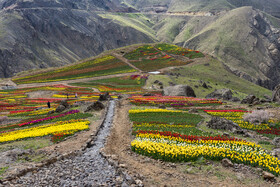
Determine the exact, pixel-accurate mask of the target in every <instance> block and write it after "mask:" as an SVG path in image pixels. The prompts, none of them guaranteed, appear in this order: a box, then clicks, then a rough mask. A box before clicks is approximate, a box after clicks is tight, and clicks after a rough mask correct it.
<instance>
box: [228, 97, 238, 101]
mask: <svg viewBox="0 0 280 187" xmlns="http://www.w3.org/2000/svg"><path fill="white" fill-rule="evenodd" d="M230 101H232V102H240V99H239V98H238V97H233V98H231V99H230Z"/></svg>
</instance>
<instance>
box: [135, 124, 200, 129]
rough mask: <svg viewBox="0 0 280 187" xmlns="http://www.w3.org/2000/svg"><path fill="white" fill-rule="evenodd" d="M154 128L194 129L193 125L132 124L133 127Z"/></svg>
mask: <svg viewBox="0 0 280 187" xmlns="http://www.w3.org/2000/svg"><path fill="white" fill-rule="evenodd" d="M155 126H156V127H158V128H165V127H172V128H191V127H195V126H194V125H176V124H157V123H141V124H137V123H134V124H133V127H155Z"/></svg>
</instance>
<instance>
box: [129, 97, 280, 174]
mask: <svg viewBox="0 0 280 187" xmlns="http://www.w3.org/2000/svg"><path fill="white" fill-rule="evenodd" d="M176 99H177V100H176ZM193 100H194V102H203V99H202V100H199V99H193ZM130 101H131V103H133V104H135V105H136V106H137V107H139V108H136V109H131V110H129V118H130V120H131V121H132V122H133V131H132V133H133V134H134V135H135V139H134V140H133V141H132V142H131V148H132V150H133V151H134V152H136V153H138V154H141V155H145V156H149V157H152V158H154V159H160V160H164V161H170V162H189V161H196V160H197V159H199V158H201V157H203V158H205V159H209V160H216V161H219V160H222V159H223V158H228V159H230V160H231V161H232V162H233V163H240V164H246V165H250V166H253V167H260V168H262V169H264V170H266V171H269V172H271V173H273V174H275V175H277V176H278V175H279V174H280V168H279V167H280V160H278V158H276V157H274V156H272V155H271V154H270V153H269V152H268V151H266V150H265V149H264V148H262V147H261V146H260V145H258V144H256V143H254V142H250V141H246V140H243V139H239V138H235V137H225V136H221V135H219V134H218V133H217V134H213V133H212V134H210V133H209V132H206V131H203V130H200V128H199V127H198V126H197V124H198V123H199V122H200V121H201V120H202V117H201V116H200V115H198V114H190V113H188V112H187V111H186V110H180V109H178V107H177V106H176V105H173V104H175V103H176V104H180V101H182V104H183V105H184V106H186V105H187V106H189V103H190V100H189V99H188V98H183V97H164V96H162V97H160V96H150V97H142V96H132V97H131V98H130ZM206 101H207V102H208V103H204V104H201V103H200V104H199V106H201V105H204V106H207V105H208V106H211V105H212V104H213V103H211V102H214V100H212V101H211V100H210V101H209V100H206ZM215 102H217V103H215V104H221V103H218V101H217V100H216V101H215ZM159 104H161V105H165V106H166V107H168V109H155V108H151V107H154V106H157V105H159ZM196 104H197V103H192V106H194V105H196ZM184 109H185V108H184ZM201 112H206V113H207V114H208V115H210V116H219V117H224V118H226V119H229V120H232V121H234V122H236V123H237V124H238V125H240V127H242V128H244V129H249V130H255V131H259V130H263V131H265V130H270V127H269V124H261V125H254V124H250V123H248V122H245V121H244V120H243V118H242V116H243V115H244V114H245V113H247V112H249V111H246V110H239V109H238V110H210V109H209V110H204V111H201Z"/></svg>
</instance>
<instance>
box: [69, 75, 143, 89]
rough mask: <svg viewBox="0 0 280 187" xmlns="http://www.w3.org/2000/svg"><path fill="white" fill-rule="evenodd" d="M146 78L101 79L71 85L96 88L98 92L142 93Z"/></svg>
mask: <svg viewBox="0 0 280 187" xmlns="http://www.w3.org/2000/svg"><path fill="white" fill-rule="evenodd" d="M147 78H148V76H145V75H137V74H136V75H131V76H124V77H115V78H109V79H101V80H95V81H89V82H80V83H73V84H72V85H75V86H77V85H79V86H86V87H94V88H97V89H98V90H99V91H100V92H132V91H143V89H142V86H144V85H145V82H146V80H147Z"/></svg>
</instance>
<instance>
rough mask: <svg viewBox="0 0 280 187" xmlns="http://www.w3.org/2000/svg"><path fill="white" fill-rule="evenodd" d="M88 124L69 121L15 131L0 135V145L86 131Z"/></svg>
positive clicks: (87, 122) (79, 121)
mask: <svg viewBox="0 0 280 187" xmlns="http://www.w3.org/2000/svg"><path fill="white" fill-rule="evenodd" d="M89 124H90V122H89V121H87V120H70V121H60V122H56V123H54V124H50V125H42V126H38V127H32V128H28V129H22V130H16V131H12V132H7V133H2V134H0V143H2V142H9V141H15V140H19V139H24V138H32V137H40V136H46V135H50V134H54V133H59V132H65V131H72V132H77V131H81V130H85V129H88V128H89V127H88V125H89Z"/></svg>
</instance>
